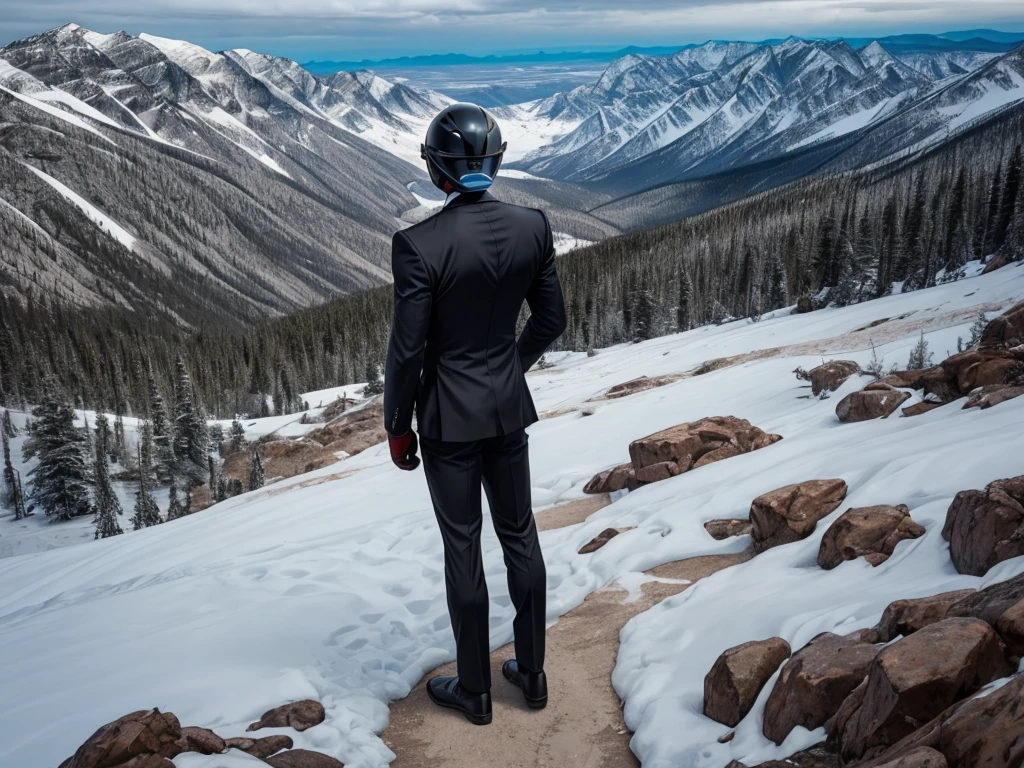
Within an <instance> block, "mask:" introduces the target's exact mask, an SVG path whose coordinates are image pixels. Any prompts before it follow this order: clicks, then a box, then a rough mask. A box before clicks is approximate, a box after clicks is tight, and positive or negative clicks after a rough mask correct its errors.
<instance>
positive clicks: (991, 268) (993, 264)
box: [981, 254, 1010, 275]
mask: <svg viewBox="0 0 1024 768" xmlns="http://www.w3.org/2000/svg"><path fill="white" fill-rule="evenodd" d="M1009 263H1010V260H1009V259H1008V258H1006V257H1005V256H1003V255H1002V254H999V255H997V256H993V257H992V258H991V259H989V260H988V263H987V264H985V268H984V269H983V270H981V274H983V275H987V274H988V273H989V272H995V271H996V270H997V269H1002V268H1003V267H1005V266H1006V265H1007V264H1009Z"/></svg>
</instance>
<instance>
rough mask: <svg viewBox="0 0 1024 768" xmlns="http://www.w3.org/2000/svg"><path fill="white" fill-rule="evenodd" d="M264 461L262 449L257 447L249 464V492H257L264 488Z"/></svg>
mask: <svg viewBox="0 0 1024 768" xmlns="http://www.w3.org/2000/svg"><path fill="white" fill-rule="evenodd" d="M263 482H264V476H263V460H262V459H260V448H259V446H256V447H255V448H253V451H252V459H251V461H250V463H249V490H250V491H255V490H257V489H259V488H262V487H263Z"/></svg>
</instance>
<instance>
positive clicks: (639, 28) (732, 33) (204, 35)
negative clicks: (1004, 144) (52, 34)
mask: <svg viewBox="0 0 1024 768" xmlns="http://www.w3.org/2000/svg"><path fill="white" fill-rule="evenodd" d="M0 19H2V24H0V44H3V43H6V42H9V41H10V40H13V39H17V38H20V37H25V36H27V35H30V34H34V33H36V32H39V31H42V30H44V29H48V28H51V27H54V26H59V25H60V24H63V23H65V22H67V21H76V22H78V23H79V24H82V25H83V26H86V27H89V28H90V29H95V30H97V31H100V32H113V31H115V30H118V29H125V30H127V31H128V32H131V33H133V34H137V33H139V32H149V33H151V34H155V35H160V36H164V37H175V38H182V39H187V40H191V41H192V42H195V43H199V44H201V45H204V46H206V47H207V48H211V49H214V50H220V49H224V48H235V47H246V48H252V49H254V50H259V51H264V52H267V53H274V54H279V55H283V56H289V57H291V58H295V59H298V60H300V61H306V60H309V59H326V58H330V59H335V60H352V59H361V58H382V57H389V56H398V55H415V54H424V53H448V52H457V53H470V54H485V53H492V52H505V51H523V50H539V49H543V50H566V49H569V48H572V49H579V48H584V49H585V48H590V49H599V48H600V49H607V48H618V47H622V46H626V45H675V44H684V43H689V42H700V41H703V40H707V39H709V38H713V39H744V40H761V39H765V38H770V37H785V36H787V35H790V34H797V35H806V36H830V35H840V34H842V35H848V36H868V35H878V36H881V35H886V34H893V33H899V32H947V31H951V30H962V29H976V28H982V27H988V28H995V29H1000V30H1005V31H1024V3H1022V2H1021V0H542V1H541V0H305V1H303V0H141V1H140V0H89V2H87V3H83V2H81V0H42V1H41V2H39V1H37V2H26V1H25V0H0Z"/></svg>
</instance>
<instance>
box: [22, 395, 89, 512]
mask: <svg viewBox="0 0 1024 768" xmlns="http://www.w3.org/2000/svg"><path fill="white" fill-rule="evenodd" d="M44 392H45V394H44V396H43V401H42V403H41V404H40V405H38V406H36V407H35V408H34V409H33V410H32V415H33V416H34V417H35V419H36V420H35V422H33V424H32V431H31V435H30V437H29V439H28V440H26V441H25V445H24V448H23V453H24V456H25V459H26V460H27V459H30V458H33V457H36V458H38V459H39V463H38V464H37V465H36V466H35V467H34V468H33V469H32V470H31V471H30V472H29V476H31V477H32V478H33V482H32V499H33V500H34V501H35V502H36V504H38V505H39V506H40V507H42V509H43V511H44V512H45V513H46V514H47V515H48V516H51V517H56V518H57V519H58V520H70V519H71V518H73V517H78V516H80V515H88V514H91V513H92V511H93V508H92V502H91V500H90V498H89V496H90V493H89V486H90V482H91V479H92V478H91V475H92V473H91V472H90V468H89V466H88V452H89V441H88V440H87V439H86V436H85V434H84V433H83V432H82V431H81V430H79V429H78V428H77V427H76V426H75V414H74V411H72V410H71V406H70V405H68V404H67V403H65V402H64V400H63V398H61V396H60V390H59V385H58V383H57V380H56V378H55V377H53V376H50V377H47V379H46V382H45V383H44Z"/></svg>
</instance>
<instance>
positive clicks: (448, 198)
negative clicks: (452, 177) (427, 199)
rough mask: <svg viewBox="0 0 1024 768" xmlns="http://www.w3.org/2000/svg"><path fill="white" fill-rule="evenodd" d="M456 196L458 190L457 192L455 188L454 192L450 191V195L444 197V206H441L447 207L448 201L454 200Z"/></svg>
mask: <svg viewBox="0 0 1024 768" xmlns="http://www.w3.org/2000/svg"><path fill="white" fill-rule="evenodd" d="M458 196H459V192H458V191H457V190H456V191H455V192H452V193H451V194H450V195H448V197H446V198H445V199H444V206H443V207H445V208H447V207H448V204H449V203H450V202H452V200H454V199H455V198H457V197H458Z"/></svg>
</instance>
